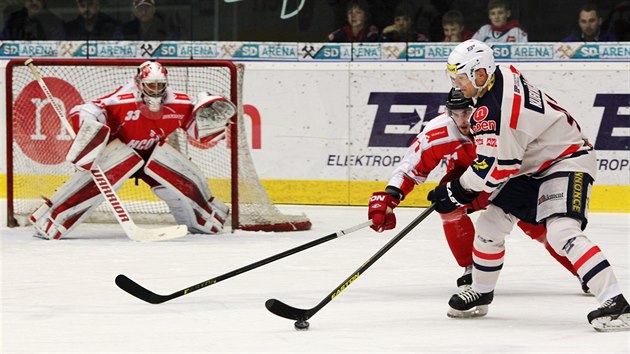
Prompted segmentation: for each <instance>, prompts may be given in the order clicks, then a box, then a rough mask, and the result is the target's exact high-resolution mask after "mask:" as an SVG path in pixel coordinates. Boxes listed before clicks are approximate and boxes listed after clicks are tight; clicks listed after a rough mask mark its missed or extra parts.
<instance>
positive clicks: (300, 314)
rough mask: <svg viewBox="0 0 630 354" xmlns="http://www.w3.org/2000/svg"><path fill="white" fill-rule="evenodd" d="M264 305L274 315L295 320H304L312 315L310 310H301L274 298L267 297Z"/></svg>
mask: <svg viewBox="0 0 630 354" xmlns="http://www.w3.org/2000/svg"><path fill="white" fill-rule="evenodd" d="M265 307H266V308H267V310H269V311H270V312H271V313H273V314H274V315H276V316H280V317H284V318H288V319H290V320H295V321H306V320H308V319H309V318H311V316H312V314H311V313H310V310H303V309H299V308H296V307H293V306H289V305H287V304H285V303H284V302H282V301H280V300H276V299H269V300H267V301H265ZM311 310H312V309H311Z"/></svg>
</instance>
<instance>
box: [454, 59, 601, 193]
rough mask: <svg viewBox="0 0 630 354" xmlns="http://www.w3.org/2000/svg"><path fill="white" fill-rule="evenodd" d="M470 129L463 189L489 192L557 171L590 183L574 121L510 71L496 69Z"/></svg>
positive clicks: (586, 154) (585, 145)
mask: <svg viewBox="0 0 630 354" xmlns="http://www.w3.org/2000/svg"><path fill="white" fill-rule="evenodd" d="M471 126H472V127H471V129H472V132H473V135H474V138H475V144H476V146H477V158H476V160H475V161H474V163H473V164H472V165H471V166H470V168H468V169H467V170H466V172H464V174H463V175H462V176H461V178H460V183H461V184H462V186H463V187H464V188H466V189H469V190H474V191H487V192H492V191H493V190H494V189H496V188H497V187H498V186H499V185H500V184H501V183H503V182H505V181H506V180H507V179H508V178H510V177H512V176H514V177H517V176H521V175H528V176H533V177H544V176H547V175H550V174H551V173H554V172H559V171H574V172H585V173H588V174H589V175H590V176H592V177H593V178H595V172H596V163H595V151H594V150H593V147H592V146H591V144H590V143H589V142H588V139H587V138H586V137H585V136H584V134H583V133H582V131H581V129H580V126H579V125H578V123H577V121H576V120H575V119H574V118H573V117H572V116H571V114H569V112H567V111H566V110H565V109H564V108H563V107H561V106H559V105H558V103H557V102H556V101H555V100H554V99H553V98H551V97H550V96H549V95H548V94H546V93H545V92H543V91H542V90H540V89H539V88H538V87H536V86H533V85H532V84H531V83H530V82H528V81H527V80H526V79H525V78H524V77H523V75H521V73H520V72H519V71H518V70H516V68H514V67H513V66H510V67H503V66H497V70H496V71H495V73H494V79H492V80H491V82H490V84H489V85H488V92H486V94H484V95H483V97H480V98H479V99H478V100H477V102H476V103H475V111H474V112H473V115H472V116H471Z"/></svg>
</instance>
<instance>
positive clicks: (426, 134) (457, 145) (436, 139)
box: [388, 114, 476, 195]
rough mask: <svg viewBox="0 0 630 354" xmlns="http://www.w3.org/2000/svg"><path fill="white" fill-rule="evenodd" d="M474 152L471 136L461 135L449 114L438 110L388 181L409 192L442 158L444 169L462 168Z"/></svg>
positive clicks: (424, 178) (470, 161)
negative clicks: (437, 113) (444, 161)
mask: <svg viewBox="0 0 630 354" xmlns="http://www.w3.org/2000/svg"><path fill="white" fill-rule="evenodd" d="M475 156H476V155H475V144H474V142H473V140H472V138H471V137H468V136H465V135H463V134H462V133H461V132H460V131H459V129H458V128H457V124H455V122H454V121H453V119H451V117H449V116H447V115H446V114H441V115H439V116H437V117H436V118H434V119H432V120H430V121H429V123H427V125H426V126H425V127H424V129H423V130H422V132H420V134H418V136H416V137H415V138H414V140H413V141H412V142H411V145H410V146H409V148H408V149H407V152H406V153H405V156H404V157H403V160H402V162H401V163H400V164H399V165H398V166H397V167H396V169H395V170H394V172H393V175H392V177H391V178H390V180H389V182H388V185H389V186H394V187H396V188H399V189H400V190H401V191H402V192H403V193H404V195H408V194H409V193H410V192H411V191H412V190H413V188H414V187H415V186H416V185H417V184H421V183H424V181H425V180H426V179H427V176H428V175H429V173H430V172H431V171H433V169H435V168H436V167H437V166H438V164H439V163H440V161H442V160H443V159H446V163H447V167H446V171H447V173H449V172H451V171H454V170H458V171H464V170H465V169H466V168H468V166H470V165H471V164H472V162H473V161H474V159H475Z"/></svg>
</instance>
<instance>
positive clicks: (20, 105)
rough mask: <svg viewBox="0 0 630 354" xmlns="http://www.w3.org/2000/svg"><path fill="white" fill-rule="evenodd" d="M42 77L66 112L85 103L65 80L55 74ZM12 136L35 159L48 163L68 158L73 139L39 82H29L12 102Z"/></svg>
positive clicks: (54, 163)
mask: <svg viewBox="0 0 630 354" xmlns="http://www.w3.org/2000/svg"><path fill="white" fill-rule="evenodd" d="M43 80H44V82H45V83H46V85H47V86H48V89H49V90H50V92H51V94H52V98H53V101H54V103H55V104H56V105H57V107H59V108H60V109H61V111H62V112H63V113H65V114H67V111H68V110H70V108H72V107H74V106H76V105H78V104H81V103H83V99H82V98H81V94H79V92H78V91H77V90H76V89H75V88H74V86H72V85H71V84H70V83H68V82H66V81H65V80H62V79H59V78H54V77H45V78H44V79H43ZM13 136H14V140H15V142H16V143H17V144H18V146H19V147H20V149H21V150H22V152H23V153H24V154H26V155H27V156H28V157H29V158H30V159H31V160H33V161H36V162H38V163H41V164H45V165H57V164H60V163H62V162H64V161H65V157H66V153H67V152H68V149H69V148H70V145H71V144H72V138H71V137H70V135H68V132H67V131H66V129H65V127H64V126H63V125H62V124H61V122H60V120H59V117H58V116H57V113H55V111H54V109H53V107H52V105H51V102H50V100H49V99H48V98H47V97H46V95H45V94H44V92H43V91H42V89H41V88H40V87H39V85H38V84H37V82H36V81H32V82H31V83H29V84H28V85H26V87H24V89H22V91H21V92H20V93H19V94H18V95H17V98H16V99H15V101H14V103H13Z"/></svg>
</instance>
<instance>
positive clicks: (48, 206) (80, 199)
mask: <svg viewBox="0 0 630 354" xmlns="http://www.w3.org/2000/svg"><path fill="white" fill-rule="evenodd" d="M142 164H143V160H142V158H141V157H140V156H139V155H138V154H137V153H136V152H135V151H134V150H133V149H131V148H129V147H128V146H127V145H125V144H123V143H122V142H120V141H119V140H114V141H112V142H111V143H110V144H109V145H108V146H107V148H106V149H105V151H104V153H103V158H102V165H101V168H102V169H103V171H104V173H105V176H106V177H107V179H109V181H110V183H111V184H112V187H114V189H115V190H119V189H120V188H121V187H122V185H123V183H124V182H125V181H126V180H127V179H128V178H129V177H131V175H133V174H134V172H136V171H137V170H139V169H140V167H142ZM103 200H104V199H103V196H102V194H101V193H100V191H99V189H98V187H97V186H96V184H95V183H94V181H93V180H92V176H91V173H90V172H89V171H82V172H78V173H75V174H74V175H73V176H72V177H70V179H69V180H68V181H66V182H65V183H64V184H63V185H62V186H61V187H59V189H57V191H56V192H55V193H54V194H53V196H52V197H50V199H46V200H45V201H44V203H43V204H42V205H41V206H40V207H39V208H37V209H36V210H35V212H33V214H31V216H30V221H31V223H32V224H33V226H34V227H35V229H36V231H37V232H36V236H38V237H41V238H45V239H56V240H57V239H60V238H62V237H63V236H64V235H66V234H68V232H70V231H71V230H72V229H74V228H75V227H76V226H78V225H79V224H80V223H81V222H82V221H83V220H84V219H85V218H87V217H88V216H89V215H90V214H91V213H92V212H93V211H94V209H96V207H97V206H98V205H100V204H101V203H102V202H103Z"/></svg>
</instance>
